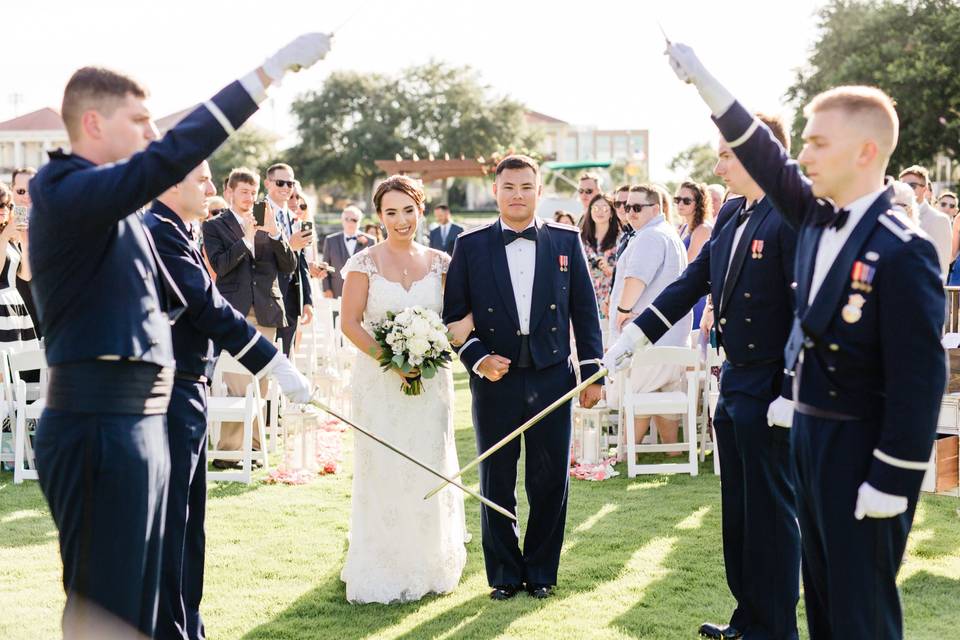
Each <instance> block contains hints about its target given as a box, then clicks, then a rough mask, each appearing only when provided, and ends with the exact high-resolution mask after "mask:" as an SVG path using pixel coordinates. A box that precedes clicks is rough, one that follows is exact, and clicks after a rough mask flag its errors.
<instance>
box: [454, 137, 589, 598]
mask: <svg viewBox="0 0 960 640" xmlns="http://www.w3.org/2000/svg"><path fill="white" fill-rule="evenodd" d="M493 193H494V195H495V196H496V198H497V206H498V207H499V209H500V219H499V221H497V222H495V223H493V224H489V225H485V226H481V227H478V228H477V229H474V230H471V231H469V232H464V233H462V234H460V238H459V239H458V240H457V246H456V250H455V251H454V254H453V260H452V261H451V262H450V269H449V271H448V272H447V284H446V287H445V289H444V301H443V307H444V308H443V316H444V322H446V323H448V324H449V323H450V322H454V321H457V320H460V319H462V318H464V317H465V316H467V314H471V313H472V314H473V321H474V323H475V325H476V332H475V334H474V337H472V338H471V339H469V340H467V342H466V343H464V345H463V346H462V347H461V348H460V351H459V356H460V360H461V362H463V364H464V366H466V368H467V370H468V371H470V372H471V374H470V390H471V392H472V395H473V424H474V428H475V429H476V437H477V450H478V451H485V450H486V449H487V448H489V447H490V446H491V445H492V444H494V443H495V442H497V441H498V440H500V439H501V438H502V437H503V436H505V435H506V434H507V433H509V432H510V431H511V430H513V429H514V428H515V427H516V426H518V425H520V424H521V423H523V422H524V421H525V420H527V419H529V418H531V417H532V416H534V415H535V414H536V413H538V412H539V411H541V410H542V409H543V408H544V407H546V406H547V405H549V404H550V403H551V402H553V401H554V400H556V399H557V398H559V397H560V396H562V395H563V394H564V393H566V392H568V391H569V390H570V389H571V388H573V387H574V385H575V384H576V375H575V374H574V371H573V368H572V366H571V362H570V327H571V326H572V327H573V334H574V337H575V339H576V347H577V353H578V354H579V357H580V373H581V375H582V376H583V377H584V378H586V377H589V376H590V375H592V374H594V373H595V372H596V371H597V370H598V369H597V367H598V365H599V358H600V356H601V355H602V351H603V347H602V345H601V338H600V318H599V313H598V311H597V298H596V294H595V293H594V290H593V284H592V282H591V280H590V275H589V269H588V267H587V261H586V258H585V256H584V253H583V247H582V245H581V244H580V235H579V233H578V230H577V229H575V228H573V227H570V226H568V225H564V224H557V223H553V222H543V221H540V220H538V219H537V218H536V215H535V212H536V208H537V200H538V199H539V197H540V173H539V167H538V166H537V164H536V162H534V161H533V160H532V159H530V158H528V157H526V156H517V155H512V156H507V157H506V158H504V159H503V160H501V161H500V163H499V164H498V165H497V170H496V181H495V183H494V187H493ZM600 389H601V384H600V383H599V382H598V383H596V384H593V385H591V386H590V387H588V388H587V389H586V390H584V391H583V393H582V394H581V396H580V404H581V405H582V406H584V407H592V406H593V405H595V404H596V403H597V401H598V400H599V399H600ZM523 437H524V442H525V446H526V490H527V497H528V499H529V504H530V515H529V517H528V520H527V526H526V528H525V531H526V535H525V538H524V543H523V550H522V551H521V550H520V545H519V540H518V537H517V529H516V527H515V526H514V525H513V523H512V522H511V521H510V520H509V519H507V518H505V517H503V516H501V515H499V514H497V513H496V512H493V511H491V510H489V509H486V508H482V509H481V526H482V531H483V555H484V561H485V562H486V569H487V581H488V583H489V584H490V586H491V587H493V591H492V592H491V593H490V597H491V598H493V599H494V600H507V599H509V598H512V597H513V596H514V595H516V593H517V592H518V591H520V590H521V589H522V588H523V587H524V586H526V588H527V590H528V591H529V592H530V593H531V595H533V596H534V597H536V598H546V597H547V596H549V595H550V593H551V590H552V588H553V586H554V585H555V584H556V582H557V568H558V565H559V564H560V549H561V547H562V545H563V533H564V524H565V521H566V507H567V484H568V477H567V467H568V464H569V460H570V403H566V404H565V405H563V407H562V408H560V409H558V410H556V411H554V412H553V413H551V414H549V415H548V416H547V417H546V418H544V419H543V420H542V421H541V422H540V423H538V424H537V425H536V426H535V427H534V428H532V429H530V430H529V431H527V432H526V433H525V434H524V436H523ZM519 458H520V441H519V439H516V440H514V441H512V442H511V443H510V444H508V445H507V446H505V447H504V448H502V449H501V450H499V451H498V452H497V453H495V454H493V455H492V456H490V457H489V458H487V459H486V460H485V461H483V462H482V463H480V488H481V492H482V493H483V495H484V496H486V497H487V498H489V499H491V500H493V501H494V502H496V503H497V504H500V505H502V506H504V507H505V508H506V509H508V510H509V511H515V509H516V504H517V500H516V488H517V461H518V460H519Z"/></svg>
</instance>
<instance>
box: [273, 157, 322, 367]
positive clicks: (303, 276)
mask: <svg viewBox="0 0 960 640" xmlns="http://www.w3.org/2000/svg"><path fill="white" fill-rule="evenodd" d="M264 185H265V186H266V190H267V203H269V205H270V208H271V209H273V212H274V215H276V217H277V225H278V226H279V227H280V232H281V233H282V234H283V237H284V238H286V239H287V242H288V243H289V245H290V249H292V250H293V252H294V253H295V254H296V258H297V266H296V268H295V269H294V270H293V271H292V272H291V273H279V274H278V275H277V282H278V283H279V284H280V293H281V294H282V295H283V308H284V311H285V313H286V319H287V322H286V326H284V327H281V328H279V329H277V335H278V336H279V337H280V340H281V344H282V345H283V353H284V355H286V356H287V357H290V351H291V349H292V348H293V338H294V336H296V335H297V326H298V325H299V323H300V316H303V318H304V324H309V323H310V320H312V319H313V300H312V299H311V298H310V284H309V282H310V281H309V277H310V274H309V271H308V268H307V260H306V258H305V257H304V255H303V250H304V248H305V247H308V246H310V243H311V242H313V231H301V230H300V229H299V228H296V229H295V228H294V218H295V214H294V213H293V212H292V211H291V210H290V208H289V206H288V203H289V202H290V198H291V196H294V195H295V188H296V180H295V179H294V177H293V169H292V168H291V167H290V165H288V164H283V163H282V162H281V163H277V164H274V165H271V166H270V167H269V168H268V169H267V178H266V180H264Z"/></svg>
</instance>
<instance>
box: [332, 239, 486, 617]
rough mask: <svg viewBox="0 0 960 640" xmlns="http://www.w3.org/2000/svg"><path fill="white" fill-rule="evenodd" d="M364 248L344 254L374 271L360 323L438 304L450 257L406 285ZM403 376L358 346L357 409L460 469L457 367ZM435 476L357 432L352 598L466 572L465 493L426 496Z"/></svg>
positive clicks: (442, 464) (373, 598) (409, 594)
mask: <svg viewBox="0 0 960 640" xmlns="http://www.w3.org/2000/svg"><path fill="white" fill-rule="evenodd" d="M369 251H370V250H369V249H365V250H363V251H361V252H359V253H357V254H355V255H354V256H353V257H351V258H350V260H348V261H347V264H346V265H345V266H344V268H343V275H344V277H346V274H347V273H349V272H351V271H359V272H362V273H365V274H367V276H368V277H369V282H370V285H369V289H368V293H367V306H366V310H365V311H364V315H363V324H364V326H365V327H366V328H367V330H368V331H370V332H371V333H372V329H371V327H372V326H373V324H375V323H377V322H379V321H381V320H383V319H384V318H385V317H386V314H387V312H388V311H394V312H400V311H402V310H403V309H405V308H407V307H412V306H414V305H420V306H422V307H425V308H428V309H432V310H434V311H436V312H437V313H440V311H441V308H442V306H443V286H442V282H443V281H442V278H443V274H445V273H446V271H447V266H448V265H449V263H450V258H449V257H448V256H447V255H446V254H442V253H439V252H433V253H434V255H433V258H432V264H431V268H430V271H429V272H428V273H427V275H426V276H425V277H424V278H422V279H420V280H418V281H416V282H414V283H413V284H412V285H411V286H410V289H409V290H407V289H405V288H404V287H403V285H401V284H400V283H399V282H394V281H391V280H387V279H386V278H384V277H383V276H382V275H380V274H379V273H378V272H377V268H376V265H375V264H374V262H373V260H372V259H371V257H370V255H369ZM400 385H401V382H400V378H399V376H397V375H396V374H395V373H393V372H386V371H383V370H382V369H381V368H380V365H379V364H378V363H377V362H376V361H375V360H374V359H373V358H371V357H370V356H369V355H366V354H362V353H361V354H359V355H358V357H357V361H356V364H355V365H354V369H353V376H352V382H351V387H352V388H353V391H354V393H353V401H352V418H353V419H354V420H356V422H357V424H359V425H360V426H361V427H364V428H366V429H368V430H370V431H372V432H373V433H375V434H376V435H378V436H379V437H381V438H383V439H384V440H386V441H388V442H390V443H391V444H393V445H395V446H396V447H397V448H399V449H400V450H401V451H403V452H405V453H408V454H410V455H411V456H413V457H415V458H417V459H418V460H420V461H421V462H424V463H425V464H427V465H429V466H431V467H433V468H434V469H436V470H438V471H441V472H442V473H444V474H447V475H453V474H454V473H456V472H457V470H458V469H459V463H458V462H457V452H456V448H455V446H454V435H453V374H452V372H451V370H450V369H449V368H446V369H440V370H439V371H438V372H437V375H436V376H435V377H434V378H432V379H430V380H424V381H423V393H422V394H420V395H418V396H407V395H405V394H404V393H403V391H402V390H401V389H400ZM436 484H437V478H436V477H435V476H433V475H430V474H429V473H427V472H426V471H423V470H422V469H420V468H419V467H417V466H416V465H414V464H412V463H410V462H408V461H406V460H404V459H403V458H401V457H399V456H398V455H396V454H394V453H393V452H391V451H389V450H388V449H386V448H385V447H382V446H381V445H379V444H377V443H375V442H373V441H372V440H370V439H369V438H367V437H366V436H364V435H362V434H359V433H355V434H354V471H353V502H352V512H351V517H350V534H349V540H350V546H349V549H348V551H347V559H346V563H345V564H344V567H343V570H342V572H341V574H340V578H341V580H343V581H344V582H345V583H346V588H347V600H349V601H350V602H353V603H365V602H380V603H391V602H410V601H413V600H419V599H420V598H422V597H423V596H424V595H426V594H428V593H446V592H449V591H451V590H453V588H454V587H455V586H456V585H457V583H458V582H459V581H460V574H461V573H462V572H463V566H464V564H465V563H466V556H467V554H466V549H465V548H464V536H465V524H464V513H463V496H462V495H461V494H460V492H459V490H458V489H455V488H452V487H448V488H446V489H444V490H443V491H441V492H440V493H439V494H438V495H437V496H435V497H433V498H431V499H429V500H424V499H423V496H424V494H426V493H427V492H428V491H429V490H430V489H431V488H433V487H434V486H436Z"/></svg>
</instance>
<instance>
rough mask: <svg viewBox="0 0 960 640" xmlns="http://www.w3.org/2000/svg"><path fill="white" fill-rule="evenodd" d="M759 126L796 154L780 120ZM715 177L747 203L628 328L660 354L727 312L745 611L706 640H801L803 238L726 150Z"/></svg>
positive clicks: (726, 216) (723, 434)
mask: <svg viewBox="0 0 960 640" xmlns="http://www.w3.org/2000/svg"><path fill="white" fill-rule="evenodd" d="M758 118H759V119H760V120H761V121H763V122H764V123H765V124H766V125H767V126H768V127H769V128H770V130H771V131H773V132H774V134H775V135H776V136H777V139H778V140H779V141H780V143H781V144H783V145H784V147H787V146H788V144H789V138H788V136H787V131H786V129H785V127H784V126H783V123H782V122H781V121H780V120H779V119H776V118H770V117H767V116H758ZM715 172H716V174H717V175H718V176H720V177H721V178H722V179H723V181H724V183H726V185H727V186H728V187H729V188H730V190H731V191H733V192H735V193H739V194H742V195H743V196H744V197H738V198H734V199H733V200H731V201H730V202H727V203H726V204H725V205H724V206H723V207H722V208H721V209H720V212H719V213H718V215H717V219H716V224H715V225H714V227H713V232H712V233H711V237H710V241H709V242H708V243H707V244H706V246H704V248H703V250H701V251H700V254H699V255H698V256H697V259H696V260H694V261H693V262H692V263H690V266H689V267H688V268H687V269H686V271H684V273H683V275H682V276H681V277H680V278H679V279H677V281H676V282H674V283H673V284H671V285H670V286H668V287H667V288H666V289H664V291H663V292H662V293H661V294H660V295H659V296H657V298H656V300H654V301H653V304H651V305H650V307H649V308H648V309H647V310H646V311H644V312H643V313H642V314H641V315H640V316H639V317H638V318H637V319H636V320H634V322H633V324H632V325H629V326H628V327H627V328H625V329H624V332H630V333H632V334H633V335H632V336H629V337H628V338H626V339H625V341H627V342H629V343H630V344H629V346H630V347H632V346H633V344H634V343H635V342H642V343H649V344H654V343H656V342H657V340H659V339H660V337H661V336H663V335H664V334H665V333H666V332H667V330H668V329H669V328H670V327H671V326H672V325H674V324H676V323H677V322H678V321H679V320H680V319H681V318H683V317H684V315H686V314H687V313H688V312H689V311H690V309H691V308H692V307H693V305H695V304H696V302H697V301H698V300H700V298H701V297H703V296H704V295H705V294H707V293H710V294H711V295H712V299H713V300H714V301H718V305H717V306H718V308H717V309H715V314H714V317H715V318H718V319H719V321H718V323H717V324H716V325H715V327H716V330H717V333H716V335H717V340H718V342H719V345H720V346H722V347H723V348H724V350H725V352H726V357H727V359H726V362H724V365H723V369H722V372H721V378H720V401H719V403H718V404H717V410H716V415H715V416H714V418H713V425H714V428H715V430H716V435H717V449H718V453H719V456H720V470H721V477H722V478H723V482H721V484H720V490H721V495H722V497H723V503H722V504H723V557H724V564H725V567H726V573H727V584H728V585H729V587H730V592H731V593H732V594H733V597H734V600H735V601H736V607H735V609H734V611H733V615H732V616H731V617H730V622H729V624H728V625H718V624H713V623H705V624H704V625H702V626H701V627H700V635H702V636H705V637H708V638H737V637H741V636H742V637H747V638H778V639H784V640H794V639H796V638H797V616H796V607H797V600H798V598H799V595H800V584H799V576H800V531H799V529H798V527H797V521H796V518H797V511H796V507H795V496H794V488H793V459H792V457H791V455H790V430H789V427H790V422H789V413H790V409H789V408H790V404H791V401H790V398H792V392H791V386H792V382H793V379H792V377H790V376H789V375H785V374H784V371H783V369H784V366H783V348H784V345H785V344H786V342H787V336H788V335H790V327H791V326H792V324H793V290H792V288H791V284H792V283H793V263H794V255H795V251H796V233H795V232H794V231H793V229H791V228H790V227H789V226H787V225H786V224H785V223H784V222H783V220H782V218H781V216H780V214H779V213H777V212H776V211H775V210H774V208H773V205H772V204H771V201H770V198H767V197H766V196H765V194H764V193H763V190H762V189H761V188H760V187H759V185H757V183H756V182H754V181H753V179H752V178H750V175H749V174H748V173H747V171H746V169H744V168H743V165H741V164H740V162H739V161H738V160H737V158H736V156H735V155H734V153H733V151H732V150H731V149H730V145H729V143H728V142H727V141H726V140H723V139H721V140H720V146H719V160H718V161H717V165H716V168H715ZM619 347H620V345H614V346H613V347H611V349H610V352H608V354H607V356H605V358H604V361H605V364H606V365H607V367H608V368H611V367H613V368H615V367H616V366H617V365H616V358H617V357H618V356H619V354H620V353H622V350H621V349H620V348H619ZM621 366H622V365H621ZM768 414H769V415H768Z"/></svg>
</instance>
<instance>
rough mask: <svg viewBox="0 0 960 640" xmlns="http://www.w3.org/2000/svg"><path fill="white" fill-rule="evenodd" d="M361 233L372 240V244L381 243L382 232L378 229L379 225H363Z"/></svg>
mask: <svg viewBox="0 0 960 640" xmlns="http://www.w3.org/2000/svg"><path fill="white" fill-rule="evenodd" d="M363 232H364V233H365V234H367V235H368V236H370V237H371V238H373V243H374V244H377V243H378V242H383V231H382V230H381V229H380V225H378V224H373V223H369V224H365V225H363Z"/></svg>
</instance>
